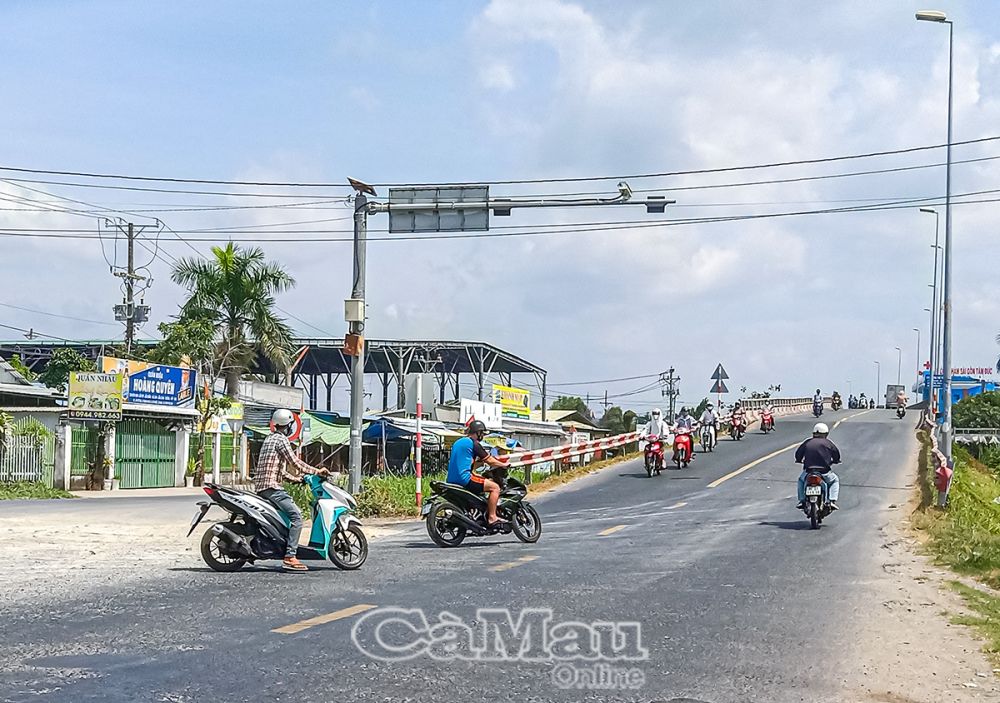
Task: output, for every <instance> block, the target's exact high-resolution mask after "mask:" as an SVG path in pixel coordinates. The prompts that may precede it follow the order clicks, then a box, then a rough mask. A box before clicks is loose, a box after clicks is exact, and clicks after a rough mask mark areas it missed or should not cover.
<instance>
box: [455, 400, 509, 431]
mask: <svg viewBox="0 0 1000 703" xmlns="http://www.w3.org/2000/svg"><path fill="white" fill-rule="evenodd" d="M502 415H503V406H501V405H500V404H499V403H483V402H480V401H478V400H467V399H465V398H462V407H461V415H459V421H460V422H461V423H462V424H463V425H468V424H469V422H471V421H472V420H481V421H482V423H483V424H484V425H486V429H489V430H499V429H500V428H502V427H503V421H502V420H501V417H502Z"/></svg>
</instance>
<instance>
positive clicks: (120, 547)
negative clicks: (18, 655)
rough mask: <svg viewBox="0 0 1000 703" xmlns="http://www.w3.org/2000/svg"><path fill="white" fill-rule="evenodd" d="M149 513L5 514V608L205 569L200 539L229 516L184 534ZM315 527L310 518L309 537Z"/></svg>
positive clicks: (370, 531)
mask: <svg viewBox="0 0 1000 703" xmlns="http://www.w3.org/2000/svg"><path fill="white" fill-rule="evenodd" d="M108 500H110V499H108ZM88 502H89V501H88ZM81 507H82V506H81ZM110 507H111V506H109V508H110ZM192 507H193V506H192ZM183 512H184V516H185V518H189V517H190V516H189V515H188V514H189V513H192V512H193V511H192V510H190V509H188V507H187V506H185V508H184V511H183ZM150 513H151V514H150V516H149V517H145V518H142V517H136V515H135V514H134V513H130V514H129V515H128V516H127V518H126V519H122V518H119V517H117V516H116V511H114V510H110V509H109V510H107V511H101V514H100V515H96V514H95V513H94V511H91V510H67V511H60V512H58V513H45V512H44V511H43V512H41V514H40V515H37V516H35V517H33V518H32V519H31V520H30V521H26V520H25V519H24V518H23V517H16V518H8V517H0V563H3V564H4V568H2V569H0V612H3V611H4V610H6V609H9V608H11V607H15V606H16V605H17V604H18V603H22V602H33V603H38V602H50V601H52V600H59V599H64V598H67V597H74V596H77V597H79V596H82V595H85V594H86V593H87V592H91V591H93V590H99V589H101V588H106V587H107V586H109V585H111V584H115V585H120V584H122V583H124V582H130V581H139V580H142V579H148V578H152V579H158V578H162V577H163V574H164V572H165V571H166V570H168V569H174V568H178V567H189V568H207V567H206V566H205V564H204V562H203V561H202V559H201V555H200V552H199V548H200V539H199V538H200V536H201V535H202V534H203V533H204V531H205V530H206V529H207V527H208V525H210V524H211V523H212V522H214V520H215V518H220V517H223V514H222V513H221V512H218V513H213V512H210V513H209V516H208V517H206V518H205V520H204V521H203V522H202V524H201V525H199V527H198V528H197V530H196V531H195V534H193V535H192V536H191V537H190V538H187V537H185V534H186V532H187V523H186V522H185V521H179V520H178V519H177V516H176V515H174V514H172V513H166V514H161V515H157V514H156V513H155V512H153V511H150ZM213 514H214V515H215V518H212V517H211V516H212V515H213ZM379 523H381V524H379ZM309 527H310V524H309V522H306V526H305V527H304V528H303V530H302V535H303V539H305V537H306V536H307V535H308V534H309ZM398 531H399V527H398V526H394V521H388V520H386V521H365V534H366V535H367V536H368V538H369V540H373V541H374V540H378V539H380V538H383V537H385V536H388V535H391V534H395V533H396V532H398ZM265 563H273V564H274V565H275V566H277V564H278V563H277V562H265Z"/></svg>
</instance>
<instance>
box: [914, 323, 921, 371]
mask: <svg viewBox="0 0 1000 703" xmlns="http://www.w3.org/2000/svg"><path fill="white" fill-rule="evenodd" d="M913 331H914V332H916V333H917V355H916V357H914V359H915V361H914V363H916V365H917V373H920V328H919V327H914V328H913Z"/></svg>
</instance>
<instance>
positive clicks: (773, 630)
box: [0, 411, 914, 703]
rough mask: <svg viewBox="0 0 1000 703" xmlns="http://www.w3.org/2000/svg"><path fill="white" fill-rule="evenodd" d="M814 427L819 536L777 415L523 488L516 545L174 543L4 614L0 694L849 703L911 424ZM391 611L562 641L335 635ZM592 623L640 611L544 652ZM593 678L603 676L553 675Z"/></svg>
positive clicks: (791, 430)
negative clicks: (324, 550) (541, 618)
mask: <svg viewBox="0 0 1000 703" xmlns="http://www.w3.org/2000/svg"><path fill="white" fill-rule="evenodd" d="M824 420H825V421H828V422H829V423H830V424H833V423H834V422H836V421H838V420H843V422H842V423H841V424H839V426H837V427H836V428H835V429H834V431H833V433H832V435H831V438H832V439H834V441H835V442H837V443H838V444H839V445H840V447H841V449H842V451H843V454H844V464H843V465H842V467H841V468H840V469H839V470H838V473H839V474H840V476H841V479H842V485H843V488H842V495H841V507H842V510H841V511H840V512H839V513H836V514H834V515H833V516H831V517H830V518H829V519H828V521H827V522H826V523H825V524H824V526H823V528H822V529H821V530H818V531H811V530H809V529H808V523H807V521H806V520H805V518H804V517H803V516H802V514H801V513H800V512H797V511H796V510H795V509H794V502H795V501H794V499H793V497H794V492H795V483H794V482H795V479H796V477H797V475H798V471H797V468H796V466H795V465H794V464H793V463H792V457H791V449H792V448H793V447H794V446H796V445H797V444H798V443H799V442H800V441H801V440H802V439H804V438H805V436H807V434H808V431H809V428H810V426H811V424H812V422H813V420H812V418H811V417H809V418H806V417H789V418H779V422H778V426H777V431H776V432H775V433H772V434H771V435H768V436H763V435H761V434H760V433H759V432H751V433H750V434H749V435H748V436H747V437H746V438H744V439H743V440H742V441H741V442H734V441H731V440H728V439H722V440H720V443H719V447H718V449H717V450H716V452H714V453H713V454H708V455H699V456H698V458H697V459H696V461H695V462H694V464H693V465H692V466H691V467H689V468H688V469H685V470H682V471H677V470H670V471H666V472H664V474H663V475H662V476H661V477H654V478H647V477H646V475H645V472H644V471H643V469H642V466H641V464H640V462H635V461H633V462H629V463H625V464H619V465H617V466H613V467H611V468H609V469H606V470H604V471H602V472H599V473H596V474H592V475H590V476H587V477H585V478H582V479H580V480H578V481H576V482H574V483H572V484H570V485H568V486H567V487H565V488H563V489H561V490H558V491H555V492H552V493H550V494H546V495H543V496H541V497H539V498H538V499H537V500H536V501H534V503H535V505H536V507H537V508H538V511H539V513H540V514H541V516H542V519H543V522H544V533H543V535H542V538H541V540H540V541H539V542H538V543H537V544H534V545H526V544H521V543H520V542H517V541H516V540H514V539H513V538H512V537H510V538H493V539H489V540H469V541H467V543H466V546H463V547H461V548H459V549H452V550H444V549H439V548H437V547H434V546H433V545H432V544H431V543H430V541H429V539H428V538H427V536H426V533H425V532H424V529H423V525H422V524H419V525H415V526H412V527H407V528H406V529H405V530H403V531H402V532H401V533H399V534H395V535H391V536H387V537H384V538H382V539H379V540H377V541H373V542H372V545H371V547H372V548H371V556H370V557H369V560H368V563H367V564H366V565H365V566H364V567H363V568H362V569H361V570H359V571H357V572H352V573H347V572H341V571H338V570H336V569H335V568H333V567H332V566H331V567H329V568H326V567H325V566H322V567H320V568H318V569H314V570H313V571H311V572H310V573H308V574H301V575H299V574H294V575H292V574H284V573H281V572H279V571H275V570H274V569H273V568H271V567H261V568H257V569H247V570H244V571H243V572H240V573H237V574H216V573H214V572H211V571H208V570H207V569H206V568H205V567H204V565H203V564H201V563H200V561H197V560H196V553H187V554H186V555H184V556H183V558H179V560H178V563H177V564H176V565H175V566H172V567H171V568H169V569H167V570H165V571H164V572H163V573H162V574H156V575H155V578H153V579H150V580H146V581H142V582H138V583H134V584H132V583H125V584H122V585H116V584H107V585H104V586H102V588H101V590H100V591H98V592H97V594H96V595H95V594H94V593H89V594H88V595H87V597H86V598H81V599H79V600H74V599H68V600H61V601H60V602H58V603H51V602H47V603H39V604H38V606H37V607H27V608H24V607H21V608H19V609H18V611H17V612H5V613H0V628H2V637H0V700H3V701H28V700H32V701H34V700H38V699H39V698H40V696H41V694H44V696H42V697H43V699H44V700H48V701H73V702H74V703H79V702H81V701H92V700H93V701H205V700H208V701H212V700H218V701H264V700H268V701H271V700H280V701H286V700H287V701H297V702H299V703H304V702H307V701H332V700H336V701H480V700H498V701H499V700H519V701H525V702H529V703H530V702H535V701H537V702H542V701H584V700H595V701H596V700H602V701H603V700H616V701H617V700H628V701H633V700H634V701H651V700H656V701H705V702H708V703H728V702H730V701H731V702H734V703H735V702H736V701H741V702H742V701H768V702H769V703H782V702H784V701H820V700H853V699H851V698H847V697H845V696H844V688H843V687H844V682H843V676H842V675H841V672H840V671H839V667H840V665H841V663H842V662H843V661H844V657H845V652H850V651H851V648H852V647H853V646H854V645H855V643H856V640H857V639H858V637H860V633H861V632H862V631H863V630H864V626H865V620H866V617H867V615H866V609H867V607H868V604H869V603H870V599H871V597H872V592H871V588H872V586H871V584H872V583H873V579H875V577H876V576H879V575H881V576H883V577H884V573H883V572H882V570H881V567H882V562H881V560H880V555H879V549H880V545H879V542H878V529H879V525H880V524H882V523H884V521H885V520H886V516H887V510H888V509H889V506H890V505H891V504H894V503H904V502H905V501H906V499H907V497H908V496H909V492H910V490H911V488H910V486H911V484H912V480H913V477H912V473H913V470H914V466H913V450H914V439H913V432H912V426H911V422H910V421H909V418H907V420H905V421H902V422H901V421H898V420H896V419H895V417H894V416H892V415H890V414H888V413H885V412H884V411H873V412H868V413H861V414H857V411H842V412H840V413H829V412H828V413H827V414H826V415H825V416H824ZM747 467H748V468H747ZM741 469H745V470H743V471H742V472H740V470H741ZM727 477H728V478H727ZM720 480H721V481H720ZM710 484H711V485H712V487H710ZM171 500H172V499H171ZM112 507H113V506H112V505H111V502H110V501H108V508H109V509H110V508H112ZM191 512H193V510H192V511H191ZM182 528H183V526H182ZM136 549H137V550H141V549H142V545H141V544H137V545H136ZM362 606H377V607H376V608H374V609H370V610H368V611H364V610H363V608H362ZM387 608H407V609H413V608H419V609H421V610H422V611H423V613H424V614H425V615H426V618H427V619H428V620H429V621H430V622H431V624H433V623H435V622H437V621H438V619H439V614H441V613H443V612H447V613H451V614H453V615H454V616H455V618H456V620H457V621H459V622H461V623H465V624H467V625H468V626H470V627H472V628H473V630H474V631H475V632H479V628H480V627H481V624H482V623H481V622H480V621H477V618H476V610H477V608H507V609H510V610H511V611H512V614H513V616H514V618H515V619H516V618H517V616H518V614H519V613H520V612H521V611H523V610H526V609H550V610H551V621H550V626H552V625H557V627H553V628H552V629H550V630H549V633H550V636H551V638H553V639H555V640H558V641H559V642H558V644H559V649H558V650H557V651H554V652H553V651H550V652H548V653H546V651H545V650H544V649H543V648H541V645H538V642H540V640H531V642H533V643H535V644H536V645H538V646H535V647H533V648H532V649H531V650H530V651H529V652H528V653H529V654H531V655H533V656H535V657H536V660H535V661H513V660H508V661H482V660H475V659H474V658H473V656H472V653H471V652H470V650H469V649H468V647H462V646H459V647H457V653H456V652H454V651H452V652H449V651H448V648H447V647H446V646H443V645H441V643H440V642H439V645H438V646H437V648H436V650H435V651H436V652H437V654H438V658H431V657H430V656H428V655H427V654H418V655H417V656H416V657H414V658H411V659H407V660H403V661H399V660H397V661H382V660H377V659H374V658H371V657H370V656H368V655H366V654H365V653H363V652H362V651H361V650H360V649H359V647H358V646H356V644H355V642H354V641H352V630H353V628H354V626H355V625H356V624H357V623H358V622H359V621H361V619H362V618H364V621H363V624H364V625H365V627H364V628H363V629H362V635H363V643H366V646H367V647H369V649H376V647H375V645H374V644H373V643H374V641H375V640H374V635H373V632H374V631H375V628H374V624H375V622H376V618H384V617H387V616H386V611H385V610H384V609H387ZM324 615H326V616H328V617H326V618H322V617H321V616H324ZM412 617H414V616H412V615H411V616H408V618H412ZM316 618H319V620H312V621H311V622H310V619H316ZM409 621H410V622H411V623H413V622H414V621H413V620H409ZM566 623H577V625H576V626H573V625H567V624H566ZM593 623H637V624H638V627H639V628H640V634H639V636H638V637H634V636H633V637H628V635H629V634H630V633H631V634H634V633H635V631H633V630H628V629H626V630H625V631H624V634H625V635H626V637H625V641H624V642H622V641H619V642H618V644H619V645H624V647H623V649H622V650H620V651H619V652H617V653H616V652H615V651H613V649H612V645H611V644H607V642H608V641H609V639H610V638H609V637H608V636H606V635H607V634H608V633H609V632H610V630H609V629H607V628H610V627H611V626H610V625H604V626H603V627H604V628H605V629H604V630H601V629H600V627H598V629H597V631H598V632H604V634H605V636H604V638H603V639H604V642H605V643H606V646H603V647H602V648H601V649H600V653H601V654H603V655H604V656H606V657H607V659H603V660H600V661H591V660H580V659H575V660H571V661H562V660H559V661H557V660H555V659H553V657H557V656H566V655H568V654H571V653H572V652H574V651H588V650H590V649H593V647H592V646H588V645H587V642H588V640H587V639H586V638H587V637H589V636H590V634H589V633H591V632H593V631H594V630H593V629H592V628H591V629H587V628H586V625H587V624H593ZM414 627H415V626H414V625H412V624H411V626H410V627H409V628H407V627H404V626H403V625H401V624H400V623H398V622H397V623H395V624H392V623H390V624H389V625H387V626H386V627H384V628H383V629H382V630H381V631H380V632H381V633H382V634H383V635H384V638H385V639H386V640H388V644H389V645H400V646H401V645H403V644H405V643H411V644H412V643H413V642H414V641H417V640H418V639H419V638H418V633H416V632H415V630H414ZM627 627H628V626H626V628H627ZM281 628H285V629H284V631H283V632H274V630H279V629H281ZM417 629H419V628H417ZM462 632H463V630H462V629H461V628H459V627H456V626H454V625H453V626H451V627H445V626H442V627H439V628H437V629H435V630H434V633H435V635H436V637H442V636H445V635H447V634H449V633H451V634H455V633H462ZM574 633H575V634H576V635H577V636H578V637H579V636H584V635H585V637H584V638H583V639H577V640H573V638H572V636H571V635H573V634H574ZM619 634H622V633H619ZM574 641H575V642H576V645H577V646H579V647H580V649H579V650H574V649H573V643H574ZM513 642H514V640H513V639H509V640H508V644H510V643H513ZM507 651H508V653H509V654H511V655H513V654H515V653H516V651H517V647H516V645H514V644H511V646H510V647H509V648H508V650H507ZM623 651H624V653H626V654H628V653H631V654H632V655H635V658H634V659H633V660H625V659H622V658H621V657H620V655H621V654H622V652H623ZM378 652H380V653H382V655H383V656H385V655H393V653H392V652H389V651H388V650H385V649H378ZM616 657H618V658H616ZM602 667H603V668H602ZM598 675H601V676H604V680H605V681H608V680H611V681H612V682H613V684H614V685H615V686H617V687H618V688H615V689H611V690H595V689H592V688H589V689H587V688H585V689H576V688H570V689H563V688H560V687H559V686H558V685H557V683H556V681H555V680H554V677H564V678H560V680H561V681H562V682H563V683H565V682H567V681H570V680H571V679H572V680H574V681H577V680H579V678H578V677H587V676H598ZM637 683H641V685H640V686H638V687H637V688H634V689H627V688H622V686H623V685H636V684H637Z"/></svg>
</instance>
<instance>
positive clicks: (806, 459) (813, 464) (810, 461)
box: [795, 422, 840, 510]
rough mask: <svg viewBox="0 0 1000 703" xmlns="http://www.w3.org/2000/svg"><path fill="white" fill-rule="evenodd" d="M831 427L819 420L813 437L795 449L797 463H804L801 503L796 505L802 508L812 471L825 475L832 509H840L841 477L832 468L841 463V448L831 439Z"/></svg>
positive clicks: (801, 475)
mask: <svg viewBox="0 0 1000 703" xmlns="http://www.w3.org/2000/svg"><path fill="white" fill-rule="evenodd" d="M829 434H830V428H829V427H827V426H826V423H823V422H817V423H816V425H815V426H814V427H813V434H812V437H810V438H809V439H807V440H806V441H805V442H803V443H802V444H800V445H799V448H798V449H796V450H795V463H796V464H802V473H801V474H799V504H798V505H797V506H796V507H797V508H798V509H799V510H802V508H803V506H804V505H805V500H806V476H808V475H809V473H810V472H815V473H818V474H820V475H821V476H822V477H823V480H824V481H825V482H826V485H827V491H828V496H829V503H830V509H831V510H840V508H839V507H837V499H838V498H840V477H839V476H837V474H835V473H834V472H833V469H832V468H831V467H832V466H833V465H834V464H839V463H840V449H838V448H837V445H836V444H834V443H833V442H831V441H830V440H829V438H828V437H827V435H829Z"/></svg>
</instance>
